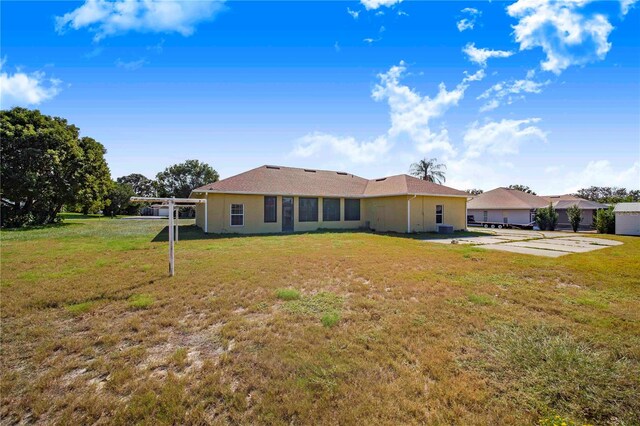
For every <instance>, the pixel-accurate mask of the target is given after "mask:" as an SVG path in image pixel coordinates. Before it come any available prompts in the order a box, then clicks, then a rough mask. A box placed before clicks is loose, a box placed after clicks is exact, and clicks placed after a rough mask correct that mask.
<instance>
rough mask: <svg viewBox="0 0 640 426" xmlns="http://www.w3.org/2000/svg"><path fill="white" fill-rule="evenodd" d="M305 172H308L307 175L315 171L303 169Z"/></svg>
mask: <svg viewBox="0 0 640 426" xmlns="http://www.w3.org/2000/svg"><path fill="white" fill-rule="evenodd" d="M304 171H305V172H309V173H315V172H316V171H315V170H309V169H304Z"/></svg>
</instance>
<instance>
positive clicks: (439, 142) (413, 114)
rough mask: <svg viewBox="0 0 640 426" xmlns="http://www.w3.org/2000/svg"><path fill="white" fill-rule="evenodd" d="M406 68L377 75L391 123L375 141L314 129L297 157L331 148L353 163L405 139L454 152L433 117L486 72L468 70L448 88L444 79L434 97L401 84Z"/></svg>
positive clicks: (377, 90) (422, 147) (378, 97)
mask: <svg viewBox="0 0 640 426" xmlns="http://www.w3.org/2000/svg"><path fill="white" fill-rule="evenodd" d="M405 72H406V65H405V63H404V62H400V64H399V65H396V66H393V67H391V68H390V69H389V70H388V71H387V72H385V73H381V74H379V75H378V79H379V82H378V84H376V85H375V87H374V88H373V90H372V93H371V96H372V98H373V99H374V100H375V101H387V104H388V105H389V115H390V119H391V126H390V128H389V129H388V131H387V132H386V134H384V135H381V136H378V137H377V138H375V139H374V140H372V141H363V142H361V141H357V140H356V139H355V138H353V137H339V136H333V135H328V134H325V133H312V134H309V135H307V136H305V137H303V138H301V139H299V140H298V141H297V143H296V146H295V148H294V150H293V153H292V154H293V155H295V156H298V157H311V156H319V155H321V154H322V153H324V152H326V151H328V152H331V153H333V154H339V155H341V156H343V157H347V158H348V159H349V160H351V161H352V162H353V163H363V162H375V161H381V160H383V159H384V158H385V156H386V154H387V153H388V151H389V150H390V148H391V147H392V146H395V145H396V144H397V143H399V142H402V141H403V140H406V141H408V142H411V143H412V145H413V147H414V148H415V149H416V150H417V151H418V152H421V153H429V152H432V151H435V150H439V151H441V152H442V153H443V154H445V155H453V154H455V150H454V149H453V146H452V144H451V142H450V140H449V133H448V131H447V129H446V128H440V129H438V130H435V131H434V130H432V129H431V127H430V124H431V122H432V121H433V120H434V119H437V118H440V117H442V116H443V115H444V114H445V112H446V111H447V110H449V109H450V108H452V107H454V106H456V105H458V102H459V101H460V100H461V99H462V98H463V96H464V93H465V91H466V89H467V87H468V86H469V83H470V82H472V81H479V80H481V79H482V78H484V76H485V72H484V70H478V71H477V72H475V73H474V74H471V75H469V74H468V73H465V77H464V78H463V79H462V81H461V82H460V83H459V84H458V85H457V86H456V87H455V88H454V89H452V90H447V88H446V86H445V85H444V83H441V84H440V85H439V86H438V92H437V94H436V95H435V96H434V97H433V98H431V97H429V96H422V95H421V94H420V93H418V92H417V91H415V90H413V89H411V88H410V87H408V86H406V85H403V84H401V82H400V81H401V79H402V78H403V76H404V74H405Z"/></svg>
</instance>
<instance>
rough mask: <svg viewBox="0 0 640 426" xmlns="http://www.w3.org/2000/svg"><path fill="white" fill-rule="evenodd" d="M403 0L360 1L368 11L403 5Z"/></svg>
mask: <svg viewBox="0 0 640 426" xmlns="http://www.w3.org/2000/svg"><path fill="white" fill-rule="evenodd" d="M401 2H402V0H360V3H362V5H363V6H364V7H365V8H366V9H367V10H372V9H377V8H379V7H382V6H385V7H391V6H393V5H394V4H397V3H401Z"/></svg>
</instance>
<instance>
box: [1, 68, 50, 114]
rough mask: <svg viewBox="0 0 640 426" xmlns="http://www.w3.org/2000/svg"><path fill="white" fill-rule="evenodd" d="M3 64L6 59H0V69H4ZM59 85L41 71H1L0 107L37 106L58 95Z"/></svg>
mask: <svg viewBox="0 0 640 426" xmlns="http://www.w3.org/2000/svg"><path fill="white" fill-rule="evenodd" d="M5 62H6V59H2V61H1V62H0V69H2V68H4V64H5ZM61 83H62V82H61V81H60V80H58V79H55V78H50V77H47V76H46V75H45V73H43V72H42V71H36V72H32V73H29V74H27V73H25V72H21V71H18V72H15V73H13V74H10V73H8V72H7V71H4V70H3V71H2V72H0V107H1V108H10V107H13V106H27V105H38V104H40V103H42V102H44V101H47V100H49V99H52V98H53V97H55V96H56V95H57V94H58V93H60V85H61Z"/></svg>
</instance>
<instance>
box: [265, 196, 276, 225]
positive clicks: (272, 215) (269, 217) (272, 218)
mask: <svg viewBox="0 0 640 426" xmlns="http://www.w3.org/2000/svg"><path fill="white" fill-rule="evenodd" d="M277 211H278V197H264V223H274V222H277V221H278V216H277V214H276V212H277Z"/></svg>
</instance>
